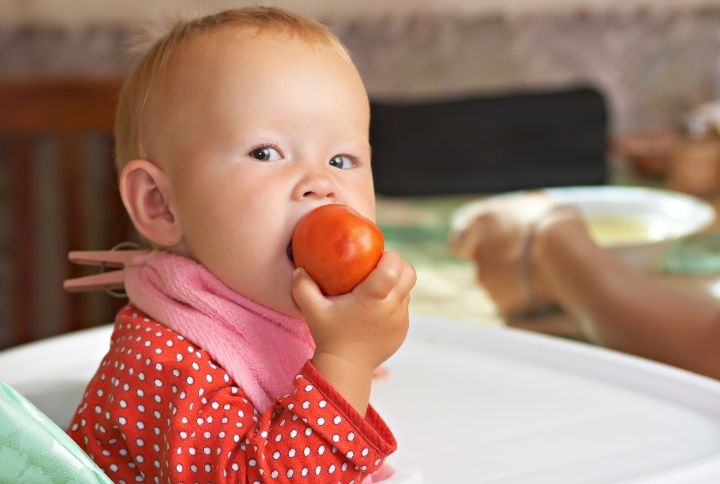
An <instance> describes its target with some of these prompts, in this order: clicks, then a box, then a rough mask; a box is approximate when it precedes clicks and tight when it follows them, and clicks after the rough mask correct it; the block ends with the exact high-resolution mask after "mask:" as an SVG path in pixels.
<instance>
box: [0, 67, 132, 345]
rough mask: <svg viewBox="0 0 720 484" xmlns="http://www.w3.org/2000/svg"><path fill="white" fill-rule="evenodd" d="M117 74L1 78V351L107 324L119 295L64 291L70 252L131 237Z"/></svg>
mask: <svg viewBox="0 0 720 484" xmlns="http://www.w3.org/2000/svg"><path fill="white" fill-rule="evenodd" d="M120 86H121V80H119V79H90V78H63V79H30V78H28V79H4V80H3V79H0V161H1V162H2V163H0V170H2V173H0V179H2V180H5V183H4V187H2V188H3V190H2V191H5V192H6V193H5V195H6V196H5V197H4V199H5V203H4V206H0V209H2V212H0V213H3V212H4V216H5V221H4V223H3V224H2V225H3V226H4V227H6V229H5V230H3V233H0V237H1V238H0V251H1V253H0V295H2V296H0V348H2V347H6V346H11V345H15V344H19V343H23V342H27V341H30V340H33V339H38V338H42V337H46V336H50V335H53V334H58V333H62V332H65V331H70V330H74V329H79V328H82V327H86V326H88V325H90V324H94V323H100V322H109V321H111V320H112V318H113V315H114V313H115V311H116V310H117V308H118V307H119V305H121V304H122V301H120V300H116V299H112V298H110V297H108V296H106V295H104V294H83V295H68V294H66V293H65V292H64V291H63V289H62V281H63V280H64V279H67V278H68V277H73V276H79V275H82V274H83V272H82V271H80V270H79V269H78V268H77V267H73V266H71V264H70V263H69V262H68V261H67V253H68V251H69V250H71V249H73V250H77V249H104V248H110V247H111V246H113V245H115V244H116V243H118V242H121V241H124V240H128V239H130V238H131V235H130V234H131V224H130V223H129V221H128V220H127V219H126V217H125V215H124V210H123V208H122V203H121V202H120V198H119V196H118V193H117V188H116V176H115V169H114V166H113V161H112V129H113V123H114V116H115V104H116V101H117V94H118V91H119V89H120Z"/></svg>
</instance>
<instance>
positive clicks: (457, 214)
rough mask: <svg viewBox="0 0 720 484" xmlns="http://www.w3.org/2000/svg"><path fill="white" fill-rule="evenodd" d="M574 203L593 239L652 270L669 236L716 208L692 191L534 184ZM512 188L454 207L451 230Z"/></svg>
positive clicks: (701, 223) (690, 228)
mask: <svg viewBox="0 0 720 484" xmlns="http://www.w3.org/2000/svg"><path fill="white" fill-rule="evenodd" d="M539 192H541V193H543V194H545V195H546V196H548V197H550V198H551V199H553V200H555V201H556V202H558V203H561V204H565V205H570V206H572V207H574V208H575V209H577V210H578V211H579V212H580V214H581V215H582V217H583V218H584V219H585V221H586V223H587V225H588V228H589V230H590V234H591V236H592V237H593V239H594V240H595V242H597V244H598V245H600V246H601V247H604V248H606V249H610V250H612V251H613V252H615V253H617V254H618V255H619V256H620V257H622V258H623V259H624V260H626V261H627V262H628V263H629V264H630V265H632V266H633V267H635V268H638V269H643V270H653V269H656V268H657V266H658V261H659V258H660V256H662V254H663V253H664V252H665V250H667V248H668V246H669V244H670V243H671V242H672V241H675V240H678V239H681V238H683V237H687V236H689V235H693V234H696V233H699V232H701V231H702V230H704V229H706V228H708V227H709V226H710V225H712V223H713V222H714V221H715V209H714V208H713V206H712V205H710V204H709V203H707V202H705V201H703V200H701V199H699V198H697V197H693V196H691V195H687V194H684V193H678V192H672V191H668V190H659V189H653V188H644V187H625V186H587V187H563V188H546V189H542V190H539ZM526 193H528V192H512V193H505V194H501V195H496V196H492V197H488V198H484V199H482V200H475V201H472V202H469V203H467V204H464V205H462V206H460V207H458V208H457V209H456V210H455V211H454V212H453V214H452V216H451V230H452V231H453V232H458V231H461V230H463V229H464V228H465V227H466V226H467V225H468V224H469V223H470V222H471V221H472V220H473V218H474V217H475V215H476V214H477V212H478V210H480V209H482V208H483V207H484V205H485V204H486V203H487V202H489V201H492V200H498V199H507V198H510V197H518V196H521V195H523V194H526Z"/></svg>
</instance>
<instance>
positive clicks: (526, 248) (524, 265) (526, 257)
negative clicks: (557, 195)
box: [518, 204, 577, 308]
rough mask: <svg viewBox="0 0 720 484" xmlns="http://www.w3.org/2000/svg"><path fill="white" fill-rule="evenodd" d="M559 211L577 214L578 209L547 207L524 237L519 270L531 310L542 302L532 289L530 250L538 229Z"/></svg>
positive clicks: (563, 206)
mask: <svg viewBox="0 0 720 484" xmlns="http://www.w3.org/2000/svg"><path fill="white" fill-rule="evenodd" d="M559 210H571V211H573V212H575V213H577V209H576V208H575V207H573V206H572V205H567V204H558V205H552V206H550V207H547V208H545V209H544V210H542V211H541V212H540V213H538V214H537V215H536V216H535V217H534V218H533V220H532V221H531V222H530V223H529V224H528V226H527V228H526V230H525V234H524V235H523V240H522V246H521V252H520V260H519V261H518V262H519V264H518V269H519V271H520V284H521V286H522V291H523V294H524V296H525V301H526V303H527V304H528V306H529V307H530V308H534V307H537V306H539V305H540V301H539V300H538V298H537V295H536V294H535V291H533V288H532V279H531V274H530V249H531V247H532V243H533V238H534V237H535V232H536V231H537V227H538V226H539V225H540V223H541V222H542V221H543V220H545V218H547V216H548V215H550V214H552V213H554V212H557V211H559Z"/></svg>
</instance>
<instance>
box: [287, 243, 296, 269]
mask: <svg viewBox="0 0 720 484" xmlns="http://www.w3.org/2000/svg"><path fill="white" fill-rule="evenodd" d="M285 252H286V253H287V256H288V259H290V262H292V263H293V264H295V258H294V257H293V251H292V240H290V242H288V245H287V249H285Z"/></svg>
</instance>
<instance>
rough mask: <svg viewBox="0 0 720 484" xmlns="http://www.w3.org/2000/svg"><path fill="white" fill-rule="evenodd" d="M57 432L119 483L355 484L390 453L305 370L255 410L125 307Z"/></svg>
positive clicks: (167, 333)
mask: <svg viewBox="0 0 720 484" xmlns="http://www.w3.org/2000/svg"><path fill="white" fill-rule="evenodd" d="M68 433H69V434H70V436H71V437H72V438H73V439H74V440H75V441H76V442H77V443H78V444H79V445H80V446H81V447H82V448H83V449H85V451H86V452H87V453H88V454H89V455H90V456H91V457H92V458H93V460H95V462H97V464H98V465H99V466H100V467H101V468H102V469H103V470H104V471H105V473H107V475H108V476H109V477H110V478H111V479H112V480H113V481H115V482H119V483H122V482H125V483H130V482H172V483H180V482H188V483H189V482H212V483H223V482H275V481H277V482H303V481H306V482H355V483H359V482H361V481H362V479H363V478H364V477H365V476H367V475H368V474H370V473H372V472H374V471H376V470H377V469H378V468H379V467H380V466H381V465H382V463H383V460H384V459H385V457H387V456H388V455H389V454H390V453H392V452H393V451H394V450H395V448H396V443H395V439H394V437H393V435H392V433H391V432H390V430H389V429H388V427H387V426H386V424H385V423H384V422H383V420H382V419H381V418H380V416H379V415H378V414H377V413H376V412H375V410H374V409H373V408H372V406H368V409H367V414H366V416H365V417H363V416H361V415H360V414H359V413H357V411H356V410H355V409H354V408H353V407H352V406H351V405H350V404H349V403H348V402H347V401H346V400H345V399H344V398H343V397H342V396H340V394H339V393H337V391H336V390H335V389H334V388H333V387H332V386H331V385H330V384H329V383H328V382H327V381H326V380H325V379H324V378H323V377H322V375H321V374H320V373H319V372H318V371H317V370H316V369H315V368H314V367H313V365H312V364H311V363H310V362H309V361H308V362H307V363H306V364H305V366H304V367H303V368H302V369H301V371H300V374H298V375H297V377H296V378H295V382H294V390H293V391H292V392H291V393H290V394H288V395H285V396H282V397H280V398H278V400H277V401H276V402H275V405H274V406H273V407H271V408H270V409H268V410H267V411H265V412H263V413H260V412H258V411H257V410H256V409H255V408H254V407H253V405H252V403H251V402H250V401H249V400H248V399H247V398H246V396H245V394H244V393H243V391H242V389H241V388H239V387H237V386H236V385H235V383H234V382H233V380H232V379H231V378H230V376H229V375H228V374H227V373H226V372H225V371H224V370H223V369H222V368H221V367H219V366H218V364H217V363H215V362H214V361H213V360H212V358H211V357H210V356H209V354H208V353H207V352H206V351H205V350H203V349H202V348H198V347H197V346H196V345H195V344H193V343H192V342H190V341H188V340H187V339H185V338H183V336H181V335H180V334H178V333H176V332H174V331H172V330H170V329H168V328H167V327H165V326H163V325H161V324H159V323H157V322H155V321H153V320H151V319H149V318H148V317H147V316H146V315H145V314H143V313H142V312H141V311H139V310H138V309H136V308H134V307H132V306H126V307H125V308H124V309H122V310H121V311H120V313H118V317H117V320H116V323H115V328H114V331H113V335H112V340H111V346H110V350H109V352H108V354H107V355H106V356H105V358H104V359H103V360H102V362H101V364H100V367H99V368H98V371H97V373H96V374H95V376H94V377H93V379H92V380H91V381H90V383H89V385H88V387H87V390H86V392H85V395H84V397H83V400H82V401H81V402H80V405H79V407H78V409H77V412H76V414H75V416H74V418H73V420H72V422H71V423H70V428H69V431H68Z"/></svg>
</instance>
